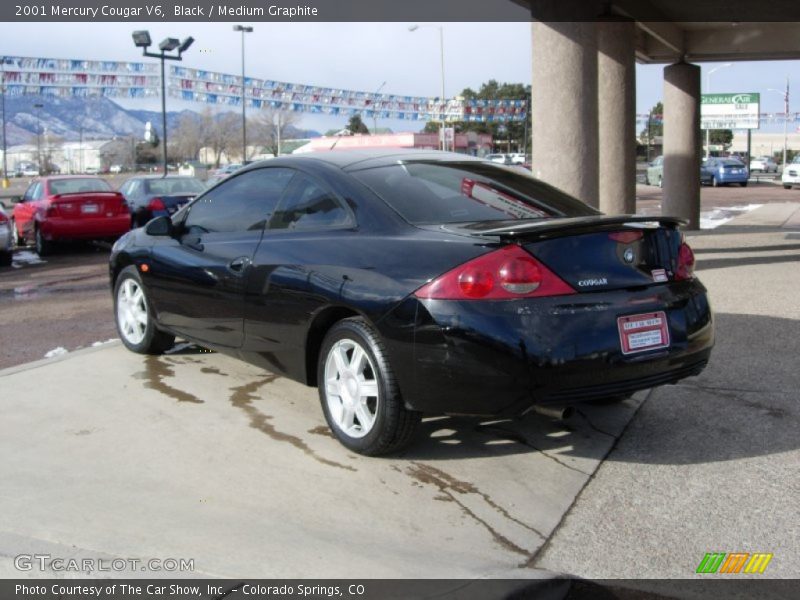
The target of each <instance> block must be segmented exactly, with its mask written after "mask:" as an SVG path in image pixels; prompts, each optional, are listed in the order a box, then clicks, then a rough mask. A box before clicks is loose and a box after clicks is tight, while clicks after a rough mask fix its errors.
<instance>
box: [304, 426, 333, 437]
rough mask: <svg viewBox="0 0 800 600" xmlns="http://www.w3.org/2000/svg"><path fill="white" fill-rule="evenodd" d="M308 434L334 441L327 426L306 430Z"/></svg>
mask: <svg viewBox="0 0 800 600" xmlns="http://www.w3.org/2000/svg"><path fill="white" fill-rule="evenodd" d="M308 433H313V434H314V435H324V436H327V437H329V438H332V439H334V440H335V439H336V436H335V435H333V433H332V432H331V429H330V427H328V426H327V425H317V426H316V427H312V428H311V429H309V430H308Z"/></svg>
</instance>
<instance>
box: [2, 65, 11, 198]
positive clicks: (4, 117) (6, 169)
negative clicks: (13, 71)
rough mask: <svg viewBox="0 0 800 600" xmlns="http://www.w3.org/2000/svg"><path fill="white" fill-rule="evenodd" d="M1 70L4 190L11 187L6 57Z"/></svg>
mask: <svg viewBox="0 0 800 600" xmlns="http://www.w3.org/2000/svg"><path fill="white" fill-rule="evenodd" d="M2 61H3V62H2V63H1V64H0V68H1V69H2V75H3V80H2V83H0V95H2V97H3V188H7V187H8V186H9V182H8V157H7V155H8V152H7V150H8V146H7V145H6V57H5V56H3V57H2Z"/></svg>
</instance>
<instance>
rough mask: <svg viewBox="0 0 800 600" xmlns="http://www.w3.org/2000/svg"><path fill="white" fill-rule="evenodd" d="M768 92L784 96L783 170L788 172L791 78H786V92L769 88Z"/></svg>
mask: <svg viewBox="0 0 800 600" xmlns="http://www.w3.org/2000/svg"><path fill="white" fill-rule="evenodd" d="M767 91H768V92H775V93H777V94H780V95H781V96H783V168H782V171H781V172H783V171H785V170H786V148H787V146H788V145H789V134H788V131H787V126H788V124H789V76H788V75H787V76H786V89H785V90H784V91H781V90H776V89H775V88H767Z"/></svg>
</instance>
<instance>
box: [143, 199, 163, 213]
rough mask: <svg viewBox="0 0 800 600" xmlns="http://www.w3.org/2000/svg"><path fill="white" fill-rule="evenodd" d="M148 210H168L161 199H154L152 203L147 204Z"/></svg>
mask: <svg viewBox="0 0 800 600" xmlns="http://www.w3.org/2000/svg"><path fill="white" fill-rule="evenodd" d="M147 208H149V209H150V210H151V211H154V210H167V208H166V207H165V206H164V201H163V200H162V199H161V198H153V199H152V200H150V202H148V203H147Z"/></svg>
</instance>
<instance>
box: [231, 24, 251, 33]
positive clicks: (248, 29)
mask: <svg viewBox="0 0 800 600" xmlns="http://www.w3.org/2000/svg"><path fill="white" fill-rule="evenodd" d="M233 30H234V31H243V32H245V33H253V28H252V27H246V26H244V25H234V26H233Z"/></svg>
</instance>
